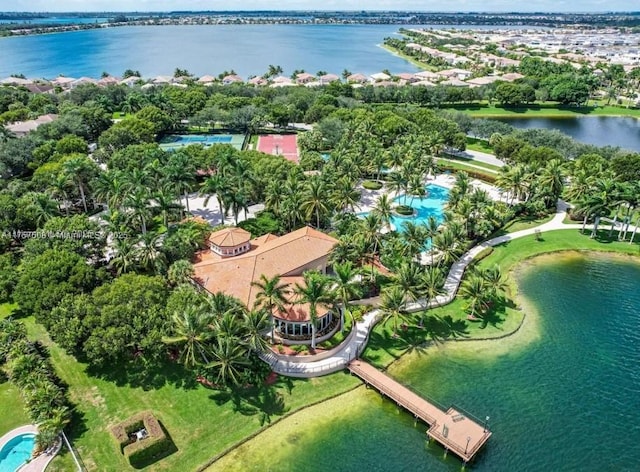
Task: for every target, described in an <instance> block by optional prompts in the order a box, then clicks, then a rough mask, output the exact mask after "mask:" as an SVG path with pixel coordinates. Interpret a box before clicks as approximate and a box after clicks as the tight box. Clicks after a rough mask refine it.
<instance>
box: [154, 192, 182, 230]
mask: <svg viewBox="0 0 640 472" xmlns="http://www.w3.org/2000/svg"><path fill="white" fill-rule="evenodd" d="M152 198H153V202H154V203H155V205H156V206H155V208H157V209H158V211H159V212H160V214H161V215H162V223H163V224H164V226H165V228H166V227H168V226H169V218H170V217H171V216H174V215H176V214H177V213H178V211H180V212H182V209H183V207H182V205H178V204H177V203H176V198H177V196H176V194H175V192H173V190H171V189H170V188H169V187H166V186H165V187H161V188H160V189H159V190H156V191H155V192H154V193H153V194H152Z"/></svg>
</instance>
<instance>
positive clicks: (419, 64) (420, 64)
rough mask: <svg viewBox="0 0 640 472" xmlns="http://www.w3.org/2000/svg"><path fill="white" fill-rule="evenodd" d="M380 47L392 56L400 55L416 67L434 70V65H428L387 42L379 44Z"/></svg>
mask: <svg viewBox="0 0 640 472" xmlns="http://www.w3.org/2000/svg"><path fill="white" fill-rule="evenodd" d="M379 46H380V47H381V48H382V49H385V50H386V51H388V52H390V53H391V54H393V55H394V56H397V57H400V58H402V59H404V60H405V61H407V62H410V63H411V64H413V65H414V66H416V67H418V68H419V69H422V70H430V71H434V70H435V68H434V67H430V66H429V65H427V64H425V63H424V62H420V61H418V60H417V59H415V58H413V57H411V56H409V55H407V54H405V53H403V52H402V51H400V50H398V49H396V48H394V47H391V46H389V45H387V44H380V45H379Z"/></svg>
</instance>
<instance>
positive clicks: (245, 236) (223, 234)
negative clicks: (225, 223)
mask: <svg viewBox="0 0 640 472" xmlns="http://www.w3.org/2000/svg"><path fill="white" fill-rule="evenodd" d="M250 239H251V233H249V232H248V231H245V230H244V229H242V228H226V229H223V230H220V231H216V232H215V233H212V234H211V236H209V242H210V243H212V244H215V245H216V246H218V247H236V246H240V245H241V244H246V243H248V242H249V240H250Z"/></svg>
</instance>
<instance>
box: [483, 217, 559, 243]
mask: <svg viewBox="0 0 640 472" xmlns="http://www.w3.org/2000/svg"><path fill="white" fill-rule="evenodd" d="M553 217H554V215H553V214H551V215H547V216H543V217H542V218H533V217H529V218H516V219H515V220H512V221H510V222H509V223H507V224H506V225H505V226H504V227H503V228H500V229H499V230H498V231H496V232H495V233H494V234H492V235H491V236H489V237H488V238H487V239H491V238H495V237H496V236H502V235H503V234H508V233H516V232H518V231H521V230H523V229H529V228H533V227H535V226H540V225H542V224H544V223H547V222H549V221H551V220H552V219H553Z"/></svg>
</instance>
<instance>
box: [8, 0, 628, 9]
mask: <svg viewBox="0 0 640 472" xmlns="http://www.w3.org/2000/svg"><path fill="white" fill-rule="evenodd" d="M172 10H181V11H185V10H416V11H461V12H464V11H486V12H489V11H492V12H498V11H521V12H527V11H529V12H531V11H548V12H575V11H580V12H602V11H631V10H635V11H638V10H640V4H639V3H638V2H637V0H580V1H576V0H529V1H527V2H514V1H513V0H276V1H274V0H0V11H36V12H37V11H48V12H61V11H87V12H92V11H172Z"/></svg>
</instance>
